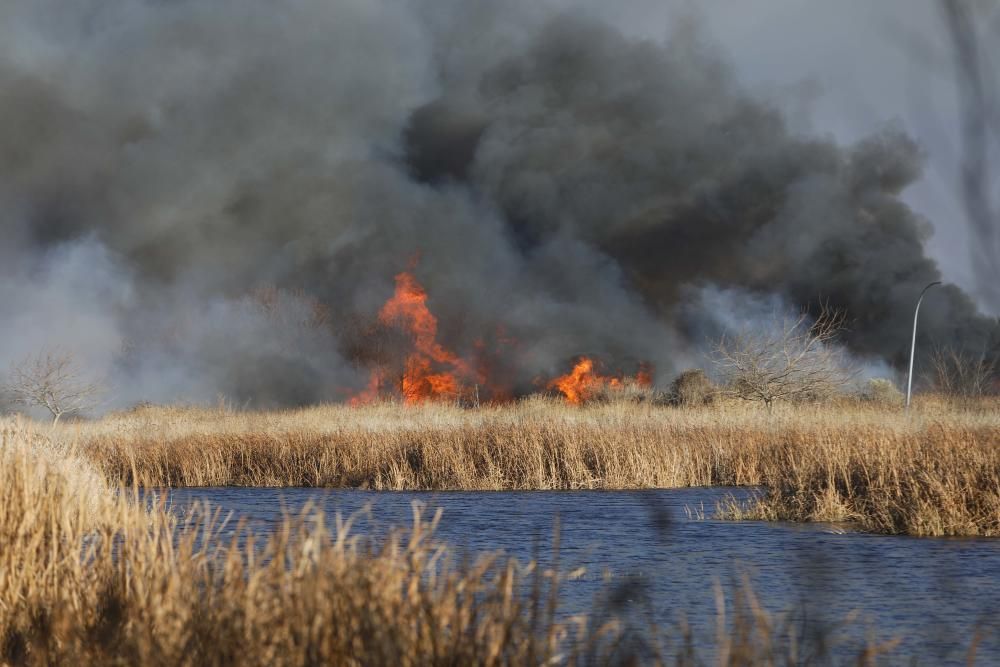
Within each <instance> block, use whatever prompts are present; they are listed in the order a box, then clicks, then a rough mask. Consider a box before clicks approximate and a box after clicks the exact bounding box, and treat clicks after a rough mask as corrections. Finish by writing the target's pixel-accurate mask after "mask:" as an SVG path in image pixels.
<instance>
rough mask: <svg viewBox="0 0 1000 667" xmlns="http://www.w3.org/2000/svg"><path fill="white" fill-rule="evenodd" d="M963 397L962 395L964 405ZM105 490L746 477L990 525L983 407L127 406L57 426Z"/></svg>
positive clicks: (791, 494)
mask: <svg viewBox="0 0 1000 667" xmlns="http://www.w3.org/2000/svg"><path fill="white" fill-rule="evenodd" d="M963 405H964V404H963ZM56 432H57V433H59V434H60V437H61V438H62V439H65V440H68V441H72V442H75V443H77V447H78V449H79V451H80V455H81V456H83V457H85V458H86V459H88V460H89V461H91V462H93V463H94V465H95V466H96V467H97V468H98V469H99V470H100V471H101V472H102V473H103V475H104V476H105V477H106V478H107V479H108V481H109V482H110V483H111V484H113V485H118V486H123V487H127V486H131V485H133V484H136V485H139V486H142V487H167V486H225V485H237V486H326V487H361V488H371V489H434V490H438V489H494V490H503V489H595V488H602V489H607V488H615V489H634V488H668V487H687V486H719V485H721V486H763V487H766V489H767V493H766V495H765V496H764V497H763V498H762V499H761V501H760V502H758V503H756V504H754V505H752V506H747V507H736V506H730V507H728V508H726V509H727V512H726V513H727V514H728V515H729V516H730V517H732V518H741V517H743V518H750V517H752V518H768V519H786V520H796V521H828V520H835V521H857V522H859V523H860V525H861V526H862V527H863V528H864V529H867V530H870V531H876V532H883V533H908V534H913V535H996V534H1000V402H998V401H997V400H996V399H992V400H984V401H982V402H979V403H977V404H976V405H974V406H971V407H970V406H968V405H964V407H963V408H962V409H959V408H957V407H955V406H954V405H953V404H952V403H950V402H948V401H945V400H943V399H938V398H933V397H931V398H924V399H923V400H922V401H921V403H919V404H918V405H917V408H916V409H915V410H913V411H912V412H910V413H906V412H903V411H901V410H899V409H891V408H886V407H884V406H880V405H873V404H870V403H864V402H847V403H842V404H835V405H802V406H779V407H776V408H775V409H774V410H773V411H772V412H771V413H768V412H767V411H764V410H761V409H759V408H757V407H756V406H752V405H744V404H739V403H725V404H721V405H715V406H706V407H685V408H670V407H662V406H656V405H652V404H644V403H639V404H633V403H613V404H603V405H602V404H598V405H591V406H586V407H583V408H577V407H573V406H566V405H564V404H562V403H561V402H557V401H552V400H546V399H542V398H534V399H531V400H526V401H522V402H521V403H518V404H515V405H511V406H504V407H484V408H479V409H474V410H471V409H462V408H458V407H453V406H446V405H425V406H418V407H404V406H400V405H398V404H392V403H386V404H381V405H375V406H369V407H364V408H350V407H346V406H318V407H313V408H307V409H301V410H290V411H283V412H231V411H225V410H203V409H180V408H156V407H151V408H142V409H137V410H134V411H131V412H128V413H120V414H116V415H111V416H109V417H106V418H104V419H102V420H99V421H96V422H79V423H76V424H67V425H65V426H60V427H58V428H57V429H56Z"/></svg>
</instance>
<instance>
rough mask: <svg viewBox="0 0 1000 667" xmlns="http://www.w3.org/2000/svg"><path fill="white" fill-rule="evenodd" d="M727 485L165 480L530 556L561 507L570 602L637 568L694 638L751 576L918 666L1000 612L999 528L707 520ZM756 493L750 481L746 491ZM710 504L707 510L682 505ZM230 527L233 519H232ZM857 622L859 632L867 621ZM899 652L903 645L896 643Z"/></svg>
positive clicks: (993, 658)
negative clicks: (434, 526)
mask: <svg viewBox="0 0 1000 667" xmlns="http://www.w3.org/2000/svg"><path fill="white" fill-rule="evenodd" d="M730 492H731V491H730V490H725V489H723V490H720V489H675V490H658V491H583V492H567V491H537V492H498V493H493V492H374V491H355V490H340V489H259V488H252V489H251V488H197V489H174V490H172V491H170V492H169V495H170V502H171V504H172V505H173V506H174V507H175V508H176V509H177V510H179V511H182V510H183V509H184V508H185V507H187V506H189V505H190V504H191V503H193V502H195V501H197V500H202V501H206V500H207V501H209V502H210V503H211V505H212V506H213V507H218V508H221V509H222V510H223V511H225V512H232V513H233V519H234V520H235V519H244V520H246V521H247V523H248V526H249V527H250V528H252V529H253V530H254V531H255V532H257V533H261V532H267V531H268V530H271V529H273V527H274V526H276V525H277V524H278V523H280V522H281V520H282V517H283V512H288V513H291V514H292V515H296V514H298V513H299V512H300V511H301V509H302V507H303V506H304V505H305V504H306V503H307V502H309V501H311V502H312V503H313V504H315V505H316V506H318V507H320V508H322V509H323V510H324V511H326V512H327V513H328V514H329V515H331V516H332V515H333V514H334V513H336V512H340V513H341V514H343V515H345V516H347V515H350V514H353V513H355V512H358V511H359V510H362V509H363V508H364V507H365V506H367V505H370V507H371V512H370V514H369V515H366V516H362V517H359V520H358V521H357V523H356V524H355V532H362V533H366V534H373V535H378V534H383V533H384V531H385V530H386V529H387V528H389V527H392V526H396V527H406V526H408V525H409V524H410V522H411V517H412V507H411V505H412V502H413V501H420V502H421V503H424V504H425V505H427V506H428V507H429V508H431V509H434V508H438V507H440V508H441V509H443V511H444V515H443V518H442V521H441V525H440V528H439V531H438V536H439V537H440V538H443V539H444V540H446V541H447V542H449V543H451V544H453V545H455V546H456V547H458V548H459V549H460V550H462V551H465V552H467V553H471V554H474V553H477V552H480V551H495V550H503V551H504V552H506V553H508V554H510V555H513V556H515V557H517V558H519V559H522V560H528V559H530V558H532V557H534V556H536V555H538V556H540V560H542V561H543V562H544V561H547V560H548V559H549V557H550V556H551V546H552V538H553V527H554V524H555V520H556V517H558V520H559V526H560V535H561V539H560V543H561V545H560V566H561V568H563V569H571V568H576V567H578V566H584V567H586V570H587V575H586V576H584V577H582V578H581V579H579V580H575V581H570V582H567V583H566V584H565V585H564V586H563V594H564V597H563V605H564V607H565V608H566V609H567V610H568V611H570V612H576V611H588V610H591V608H592V606H593V603H594V596H595V593H597V592H598V591H599V590H600V589H601V586H602V582H603V579H604V576H610V577H612V578H613V579H615V580H624V579H634V580H636V581H638V582H639V585H640V586H641V588H642V592H644V593H645V594H646V595H647V596H648V597H649V598H650V599H652V600H653V603H654V605H655V609H656V617H657V621H658V622H659V623H661V624H663V625H667V624H671V623H672V622H673V621H675V620H676V619H677V616H678V613H679V612H683V613H684V615H685V616H686V618H687V620H688V622H690V623H691V625H692V626H693V628H694V629H695V631H696V633H698V636H701V637H705V638H707V637H708V636H709V634H708V633H709V632H710V631H711V629H712V628H713V627H714V625H713V624H714V620H715V601H714V597H713V586H714V582H715V581H717V580H718V581H720V582H721V583H722V584H723V585H724V586H726V585H728V584H730V583H733V582H736V581H738V580H739V578H740V577H741V576H742V574H743V573H746V574H748V575H749V577H750V579H751V581H752V583H753V585H754V589H755V591H756V592H757V594H758V595H759V597H760V598H761V600H762V602H763V603H764V604H765V605H766V607H767V608H768V609H769V610H771V611H782V610H787V609H791V608H802V609H805V610H806V613H807V614H808V615H809V617H810V620H811V621H812V622H816V621H824V620H825V621H827V622H829V623H833V622H836V621H838V620H841V619H843V618H844V617H845V616H847V614H849V613H850V612H852V611H854V610H857V611H859V612H861V617H862V619H871V621H872V623H873V624H874V626H875V627H876V628H877V629H878V632H879V634H880V635H882V636H884V635H891V636H898V637H900V638H901V639H902V640H903V646H904V647H905V650H904V651H902V655H906V656H912V657H917V658H918V659H919V660H920V662H921V664H941V663H942V662H955V663H961V662H963V660H964V655H965V651H966V650H967V649H968V647H969V645H970V643H971V642H972V640H973V633H974V631H975V628H976V627H977V625H982V624H984V623H991V622H992V620H993V619H994V618H996V614H997V612H998V611H1000V540H991V539H927V538H909V537H889V536H879V535H867V534H862V533H854V532H849V531H847V532H845V531H843V530H840V529H839V528H836V527H832V526H823V525H819V524H813V525H801V524H784V523H758V522H743V523H737V522H725V521H715V520H712V519H711V515H712V513H713V510H714V507H715V504H716V502H717V501H718V500H719V499H721V498H722V497H723V496H725V495H726V494H727V493H730ZM742 493H744V494H746V493H748V492H746V491H743V492H742ZM702 507H703V508H704V511H705V515H707V517H708V519H707V520H698V519H690V518H689V517H688V513H687V512H686V508H692V509H695V510H699V509H701V508H702ZM230 525H235V521H233V522H232V524H230ZM863 631H864V627H863V626H859V627H857V628H856V629H855V630H853V631H852V632H858V633H860V632H863ZM894 655H896V657H900V654H899V653H897V654H894ZM978 655H979V660H978V662H977V664H1000V638H998V637H997V634H996V632H995V631H993V632H992V633H988V634H987V637H986V639H985V641H984V642H983V643H982V644H981V645H980V646H979V651H978Z"/></svg>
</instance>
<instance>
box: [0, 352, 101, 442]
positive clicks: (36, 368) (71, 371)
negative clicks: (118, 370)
mask: <svg viewBox="0 0 1000 667" xmlns="http://www.w3.org/2000/svg"><path fill="white" fill-rule="evenodd" d="M5 389H6V391H5V393H6V394H7V396H8V397H9V400H10V402H11V403H13V404H14V405H23V406H28V407H39V408H45V409H46V410H48V411H49V413H50V414H51V415H52V423H53V424H55V423H58V422H59V419H60V418H61V417H62V416H63V415H73V414H80V413H82V412H85V411H86V410H89V409H91V408H94V407H96V405H97V404H98V402H99V398H100V395H101V394H102V393H103V388H102V387H101V385H100V383H97V382H93V381H91V380H89V379H88V378H87V377H86V374H85V373H84V371H83V370H82V369H81V368H80V365H79V363H78V362H77V360H76V358H75V357H74V356H73V354H72V353H71V352H68V351H65V350H58V349H47V350H43V351H41V352H39V353H38V354H36V355H33V356H30V357H28V358H26V359H25V360H23V361H21V362H20V363H17V364H14V365H13V366H12V367H11V369H10V373H9V377H8V381H7V385H6V387H5Z"/></svg>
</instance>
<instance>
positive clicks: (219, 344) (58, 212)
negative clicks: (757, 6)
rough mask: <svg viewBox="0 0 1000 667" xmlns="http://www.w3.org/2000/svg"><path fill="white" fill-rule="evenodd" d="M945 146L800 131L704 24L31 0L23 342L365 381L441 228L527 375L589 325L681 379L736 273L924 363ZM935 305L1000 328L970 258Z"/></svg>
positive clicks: (518, 372) (15, 194)
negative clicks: (925, 209)
mask: <svg viewBox="0 0 1000 667" xmlns="http://www.w3.org/2000/svg"><path fill="white" fill-rule="evenodd" d="M920 166H921V156H920V151H919V148H918V147H917V146H916V145H915V144H914V143H913V141H911V140H910V139H909V138H907V137H906V136H904V135H903V134H902V133H901V132H900V131H899V130H897V129H895V128H893V127H891V126H888V127H886V128H885V130H884V131H882V132H880V133H879V134H878V135H876V136H873V137H871V138H869V139H867V140H865V141H863V142H861V143H860V144H858V145H856V146H847V147H843V146H839V145H837V144H835V143H833V141H832V140H829V139H824V138H817V137H808V136H798V135H796V134H794V133H793V132H791V131H790V130H789V129H788V128H787V127H786V124H785V122H784V120H783V118H782V115H781V113H779V111H778V110H777V109H775V108H773V107H772V106H770V105H769V104H768V103H767V101H766V100H762V99H760V98H758V97H756V96H754V95H753V94H752V92H751V91H747V90H744V89H743V88H742V87H741V86H740V84H739V83H738V82H737V81H735V80H734V78H733V74H732V71H731V69H730V67H729V66H728V65H727V64H726V63H725V61H724V60H723V59H721V58H720V57H719V56H718V55H717V54H715V53H714V52H713V51H712V50H711V49H709V48H707V47H706V46H705V45H704V44H703V42H702V41H700V40H699V38H698V36H697V34H692V33H690V32H684V31H678V33H677V34H676V35H674V36H673V37H671V38H670V39H669V40H667V41H665V42H664V43H650V42H642V41H634V40H630V39H628V38H626V37H624V36H623V35H622V34H619V33H618V32H617V31H616V30H615V29H614V28H612V27H610V26H607V25H604V24H602V23H600V22H597V21H594V20H590V19H587V18H584V17H581V16H579V13H559V12H549V11H546V10H545V9H542V8H539V7H538V6H537V5H535V4H533V3H528V4H525V5H524V6H519V5H518V4H517V3H507V2H504V3H460V2H456V3H450V2H448V3H424V4H423V6H417V5H415V4H414V3H404V2H391V1H388V0H386V1H384V2H367V1H366V2H362V1H360V0H340V1H331V0H284V1H282V2H269V1H264V0H241V1H240V2H236V1H235V0H197V1H196V0H173V1H170V2H165V1H153V0H145V1H141V0H111V1H107V0H101V1H96V0H95V1H93V2H77V3H72V4H70V5H67V4H65V3H61V2H56V1H55V0H41V1H39V0H32V1H30V2H29V1H28V0H24V1H23V2H21V1H14V2H9V3H5V4H4V5H3V7H2V8H0V232H2V234H3V239H4V240H3V244H2V246H0V276H2V279H3V286H2V288H0V316H2V318H3V320H2V321H3V323H4V324H3V328H2V330H0V362H9V361H12V360H16V359H18V358H20V357H22V356H23V355H25V354H28V353H30V352H32V351H33V350H35V349H37V348H38V347H39V346H43V345H59V346H63V347H70V348H73V349H75V350H77V351H78V352H79V354H80V355H81V357H82V358H84V359H86V361H87V363H88V364H89V365H90V366H91V367H92V368H93V370H94V371H95V372H99V373H101V374H108V375H110V376H111V378H112V384H113V385H114V386H115V387H116V397H117V400H118V402H119V403H127V402H133V401H136V400H189V401H196V402H200V401H209V400H214V398H215V397H216V396H217V395H219V394H223V395H225V396H227V397H228V398H229V399H230V400H236V401H239V402H241V403H242V402H244V401H249V402H250V403H251V404H252V405H255V406H264V405H281V404H295V403H306V402H313V401H321V400H337V399H342V398H345V397H346V396H349V395H350V394H351V393H352V392H354V391H356V390H357V389H358V388H359V387H360V386H362V385H363V384H364V382H365V376H366V373H367V369H366V368H365V367H364V362H365V359H366V358H367V357H366V354H369V352H370V351H366V350H365V342H366V340H368V339H369V338H370V335H371V329H370V323H371V321H372V319H373V317H374V314H375V313H376V312H377V310H378V307H379V305H380V304H381V303H382V302H383V301H384V300H385V299H386V298H387V297H388V296H389V294H390V293H391V290H392V276H393V274H395V273H396V272H397V271H399V270H401V269H403V268H405V267H406V266H407V263H408V262H410V261H411V260H412V258H413V257H414V256H415V254H419V260H418V263H417V264H416V268H415V274H416V275H417V277H418V279H419V280H420V281H421V282H423V283H424V284H425V286H426V287H427V289H428V292H429V294H430V300H429V306H430V308H431V309H432V311H433V312H434V313H435V314H436V315H437V316H438V317H439V318H440V326H441V337H442V339H443V340H444V341H445V342H446V343H447V344H448V345H449V347H452V348H454V349H456V350H457V351H458V352H459V353H461V354H463V355H470V356H471V355H474V354H476V353H477V351H481V350H482V349H483V347H484V346H486V347H488V348H490V349H491V350H493V349H494V345H496V346H498V347H497V348H496V349H498V350H499V352H496V354H497V355H498V357H499V360H500V361H501V362H502V364H501V365H502V366H503V369H504V371H503V372H504V374H505V375H506V376H508V377H509V378H511V382H512V383H513V385H514V386H515V388H520V389H524V388H527V387H530V386H532V385H531V383H532V381H533V380H534V379H535V378H537V377H539V376H541V377H544V376H546V375H549V374H552V373H555V372H562V371H564V370H565V369H566V365H567V363H568V362H569V361H570V360H571V359H572V358H573V357H574V356H575V355H578V354H591V355H596V356H598V357H600V358H602V359H603V360H604V361H605V362H606V363H607V364H608V365H609V367H611V368H623V369H626V370H629V369H633V368H634V367H635V364H637V363H638V362H639V361H640V360H648V361H652V362H653V363H654V364H655V365H656V367H657V369H658V373H659V377H660V379H661V381H662V380H663V379H665V378H668V377H669V376H670V375H671V374H672V373H673V372H674V371H675V370H677V369H678V368H680V367H681V366H685V365H688V364H690V363H693V361H695V360H696V359H697V357H698V354H699V350H700V349H701V348H702V346H703V344H704V339H703V337H704V335H705V332H706V331H712V330H713V328H714V327H716V326H717V325H718V323H719V322H724V321H726V318H727V317H728V314H727V313H725V312H720V309H723V308H724V307H725V306H724V303H725V302H726V301H727V300H728V301H730V302H731V301H734V300H735V301H740V300H743V301H745V302H750V301H753V300H754V299H778V300H779V301H780V302H781V303H782V304H784V305H785V306H787V307H799V306H807V305H809V304H813V305H815V304H817V303H818V302H819V301H820V300H828V301H829V302H830V304H832V305H834V306H838V307H843V308H846V309H847V311H848V313H849V315H850V316H851V317H852V318H853V320H854V328H853V331H852V332H851V334H850V339H849V342H850V344H851V346H852V347H853V349H854V350H856V351H857V352H858V353H859V354H862V355H866V356H872V357H878V358H881V359H884V360H886V361H888V362H890V363H898V362H899V361H900V359H901V354H902V352H903V350H904V348H905V347H906V344H907V340H908V337H907V331H908V327H909V325H910V318H911V316H912V306H913V301H914V299H915V296H916V294H917V293H919V291H920V289H921V288H922V287H923V285H924V284H926V283H927V282H930V281H932V280H935V279H937V278H939V277H940V276H939V273H938V270H937V268H936V266H935V264H934V262H933V261H931V260H930V259H929V258H927V257H926V255H925V254H924V251H923V242H924V240H925V238H926V236H927V233H928V229H929V226H928V223H927V222H926V221H924V220H922V219H920V217H919V216H918V215H917V214H915V213H914V212H913V211H912V210H910V209H909V208H908V207H907V206H906V205H905V204H903V203H902V202H901V200H900V199H899V193H900V192H901V191H902V190H903V189H904V188H905V187H906V186H907V185H908V184H909V183H912V182H913V181H914V179H916V178H917V177H918V176H919V174H920ZM720 294H726V295H729V296H728V297H727V299H720V298H718V297H719V295H720ZM924 313H925V319H924V332H925V335H926V337H927V340H934V341H938V342H942V343H960V344H962V345H964V346H967V347H969V348H971V349H975V350H982V349H987V348H988V346H991V345H995V344H996V343H995V340H996V336H997V323H996V322H995V321H991V320H989V319H987V318H983V317H981V316H979V315H978V314H977V311H976V308H975V306H974V304H973V303H972V302H971V301H970V299H969V298H968V297H967V296H965V295H964V294H963V293H962V292H961V291H960V290H958V289H957V288H955V287H951V286H949V287H947V288H946V289H945V290H943V291H941V292H940V293H938V294H937V295H936V297H935V298H933V299H932V298H929V299H928V301H927V303H926V310H924ZM511 339H513V340H514V341H516V342H510V341H511ZM499 341H507V342H506V343H505V344H504V345H503V346H500V343H499ZM4 365H5V364H4Z"/></svg>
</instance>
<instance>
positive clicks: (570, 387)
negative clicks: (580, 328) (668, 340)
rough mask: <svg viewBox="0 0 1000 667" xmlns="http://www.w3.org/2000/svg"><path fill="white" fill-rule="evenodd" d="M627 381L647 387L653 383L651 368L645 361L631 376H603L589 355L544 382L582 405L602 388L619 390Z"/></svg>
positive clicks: (568, 400) (570, 400) (549, 387)
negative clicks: (595, 367)
mask: <svg viewBox="0 0 1000 667" xmlns="http://www.w3.org/2000/svg"><path fill="white" fill-rule="evenodd" d="M627 382H632V383H634V384H636V385H639V386H641V387H649V386H652V384H653V374H652V368H651V366H650V365H649V364H647V363H642V364H640V365H639V372H638V373H636V375H635V377H633V378H623V377H621V376H605V375H601V374H599V373H598V372H597V371H595V370H594V360H593V359H591V358H590V357H581V358H580V360H579V361H577V362H576V364H575V365H574V366H573V370H572V371H570V372H569V373H567V374H566V375H560V376H559V377H557V378H555V379H554V380H551V381H549V383H548V384H546V385H545V386H546V388H547V389H558V390H559V392H560V393H561V394H562V395H563V396H565V397H566V401H567V402H568V403H571V404H573V405H582V404H583V403H585V402H587V401H588V400H589V399H591V398H593V397H594V396H596V395H597V394H598V392H600V391H601V390H603V389H608V388H609V389H614V390H621V389H623V388H624V387H625V385H626V383H627Z"/></svg>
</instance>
